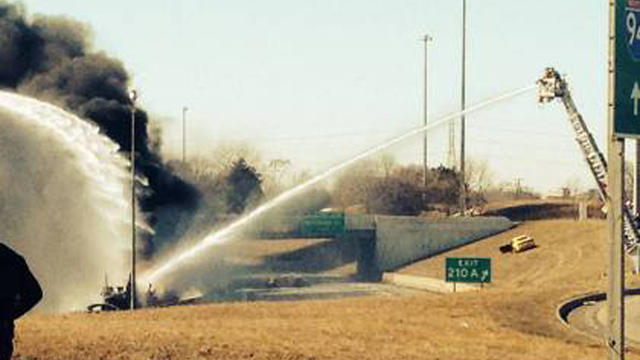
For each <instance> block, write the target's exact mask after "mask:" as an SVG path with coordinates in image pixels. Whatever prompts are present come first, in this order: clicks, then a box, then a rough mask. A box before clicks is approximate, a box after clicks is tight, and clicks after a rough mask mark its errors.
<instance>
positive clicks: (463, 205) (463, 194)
mask: <svg viewBox="0 0 640 360" xmlns="http://www.w3.org/2000/svg"><path fill="white" fill-rule="evenodd" d="M466 52H467V0H462V93H461V96H460V97H461V106H462V109H461V110H462V111H464V109H465V107H466V103H465V102H466V95H467V94H466V87H465V85H466V70H467V69H466V56H467V53H466ZM464 148H465V116H464V113H463V114H462V116H461V117H460V211H461V213H462V214H464V212H465V210H466V209H467V187H466V185H465V181H466V180H465V176H464V157H465V156H464V155H465V154H464V150H465V149H464Z"/></svg>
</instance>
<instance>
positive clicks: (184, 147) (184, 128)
mask: <svg viewBox="0 0 640 360" xmlns="http://www.w3.org/2000/svg"><path fill="white" fill-rule="evenodd" d="M187 110H189V108H187V107H186V106H183V107H182V163H183V164H184V163H186V162H187Z"/></svg>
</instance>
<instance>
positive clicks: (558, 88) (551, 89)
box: [537, 68, 640, 253]
mask: <svg viewBox="0 0 640 360" xmlns="http://www.w3.org/2000/svg"><path fill="white" fill-rule="evenodd" d="M537 84H538V103H541V104H542V103H549V102H551V101H553V100H554V99H560V100H561V101H562V103H563V105H564V107H565V109H566V110H567V115H568V117H569V123H570V124H571V127H572V128H573V131H574V132H575V134H576V142H577V143H578V146H579V147H580V149H581V150H582V154H583V156H584V158H585V160H586V162H587V165H588V166H589V170H591V174H592V175H593V177H594V178H595V180H596V184H597V185H598V192H599V193H600V197H601V198H602V200H603V201H604V202H605V203H607V198H608V197H609V195H608V192H607V162H606V160H605V158H604V156H603V155H602V152H600V149H599V148H598V144H597V143H596V141H595V139H594V138H593V135H591V133H590V132H589V129H588V128H587V124H586V123H585V122H584V120H583V118H582V115H580V113H579V112H578V109H577V107H576V105H575V103H574V102H573V98H572V97H571V91H569V87H568V86H567V82H566V80H565V79H564V77H562V76H561V75H560V74H559V73H558V72H557V71H556V70H555V69H553V68H546V69H545V71H544V75H543V76H542V77H541V78H540V79H539V80H538V82H537ZM622 216H623V220H624V237H625V239H624V245H625V249H626V251H627V253H631V252H632V251H633V250H634V249H635V248H636V247H637V246H638V243H639V242H640V235H639V234H638V229H637V228H636V227H635V224H634V221H633V220H634V217H633V216H632V212H631V210H630V209H629V208H628V207H627V206H626V205H625V206H624V208H623V211H622Z"/></svg>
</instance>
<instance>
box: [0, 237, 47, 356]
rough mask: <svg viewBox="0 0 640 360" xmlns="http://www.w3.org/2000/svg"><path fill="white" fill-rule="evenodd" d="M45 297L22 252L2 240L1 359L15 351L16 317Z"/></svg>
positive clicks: (0, 253) (0, 247)
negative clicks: (18, 252)
mask: <svg viewBox="0 0 640 360" xmlns="http://www.w3.org/2000/svg"><path fill="white" fill-rule="evenodd" d="M40 299H42V289H41V288H40V285H39V284H38V281H37V280H36V278H35V277H34V276H33V274H32V273H31V271H29V267H28V266H27V263H26V262H25V261H24V259H23V258H22V256H20V255H18V254H17V253H16V252H15V251H13V250H11V249H10V248H9V247H7V246H5V245H4V244H2V243H0V360H9V359H10V358H11V354H12V353H13V321H14V320H16V319H17V318H19V317H21V316H22V315H24V314H25V313H26V312H27V311H29V310H31V308H33V307H34V306H35V305H36V304H37V303H38V302H39V301H40Z"/></svg>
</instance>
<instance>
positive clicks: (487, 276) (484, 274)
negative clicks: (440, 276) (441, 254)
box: [445, 258, 491, 283]
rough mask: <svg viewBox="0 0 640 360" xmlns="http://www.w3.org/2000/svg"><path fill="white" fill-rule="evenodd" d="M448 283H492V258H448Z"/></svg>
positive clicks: (446, 267) (446, 274)
mask: <svg viewBox="0 0 640 360" xmlns="http://www.w3.org/2000/svg"><path fill="white" fill-rule="evenodd" d="M445 279H446V281H447V282H465V283H488V282H491V259H490V258H447V259H446V262H445Z"/></svg>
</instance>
